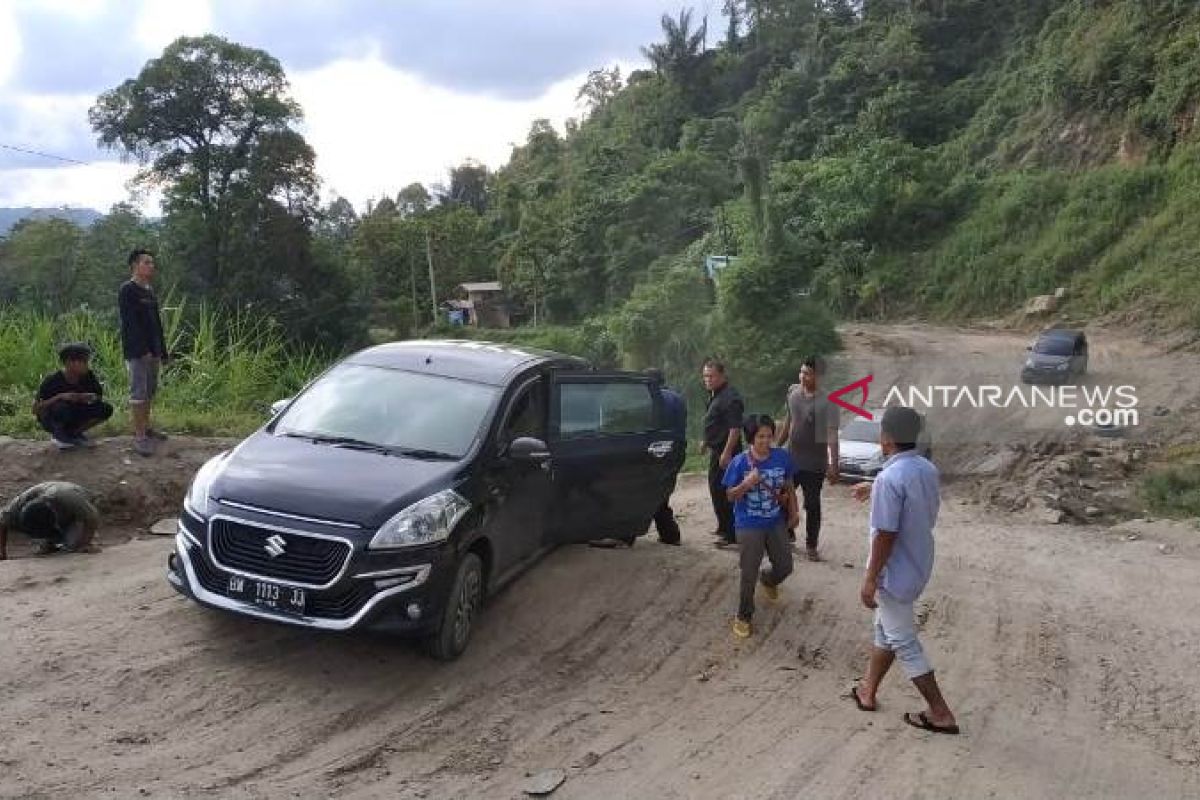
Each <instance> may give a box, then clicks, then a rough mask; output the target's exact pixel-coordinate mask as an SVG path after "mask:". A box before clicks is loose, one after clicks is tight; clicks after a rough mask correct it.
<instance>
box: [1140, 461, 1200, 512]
mask: <svg viewBox="0 0 1200 800" xmlns="http://www.w3.org/2000/svg"><path fill="white" fill-rule="evenodd" d="M1140 493H1141V497H1142V500H1143V502H1145V504H1146V506H1147V507H1148V508H1149V509H1150V510H1151V511H1153V512H1155V513H1156V514H1161V515H1162V516H1164V517H1176V518H1178V517H1200V464H1187V465H1183V466H1175V467H1168V468H1166V469H1162V470H1158V471H1156V472H1152V473H1150V474H1149V475H1147V476H1145V477H1144V478H1142V482H1141V486H1140Z"/></svg>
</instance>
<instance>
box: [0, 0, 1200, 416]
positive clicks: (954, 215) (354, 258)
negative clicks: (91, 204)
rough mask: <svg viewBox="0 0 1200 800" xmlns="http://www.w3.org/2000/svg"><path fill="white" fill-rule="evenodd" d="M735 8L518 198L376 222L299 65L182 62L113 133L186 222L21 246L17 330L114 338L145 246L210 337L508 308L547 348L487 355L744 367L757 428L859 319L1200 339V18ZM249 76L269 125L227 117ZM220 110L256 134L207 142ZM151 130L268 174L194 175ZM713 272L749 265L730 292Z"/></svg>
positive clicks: (228, 167) (216, 56)
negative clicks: (215, 331)
mask: <svg viewBox="0 0 1200 800" xmlns="http://www.w3.org/2000/svg"><path fill="white" fill-rule="evenodd" d="M723 10H724V12H725V13H724V15H723V16H721V17H719V18H716V19H714V20H710V21H709V22H712V27H711V28H709V27H708V25H707V23H706V21H705V20H703V19H701V18H700V17H699V16H697V15H696V14H695V13H693V12H691V11H687V10H684V11H681V12H677V13H675V14H673V15H667V16H664V17H663V19H662V27H663V31H662V38H661V41H659V42H656V43H651V44H648V45H647V47H646V48H645V55H646V62H647V65H648V68H646V69H641V70H638V71H635V72H634V73H632V74H630V75H622V74H621V73H620V72H618V71H617V70H616V69H598V70H596V71H595V72H593V73H592V74H591V75H590V76H589V78H588V80H587V82H586V84H585V85H584V86H583V87H582V88H581V91H580V98H581V100H583V101H584V103H585V104H586V107H587V112H586V114H585V115H584V116H583V118H582V119H580V120H575V121H572V122H570V123H569V124H568V125H567V126H566V130H565V131H559V130H556V129H555V128H554V127H553V126H551V125H550V124H549V123H548V122H546V121H544V120H539V121H534V122H533V123H532V125H531V128H530V132H529V135H528V137H527V139H526V141H525V142H524V143H523V144H522V145H521V146H519V147H516V148H515V149H514V150H513V153H512V157H511V160H510V161H509V163H508V164H506V165H505V166H504V167H502V168H501V169H500V170H498V171H496V172H491V171H489V170H488V169H487V168H485V167H483V166H482V165H480V164H477V163H474V162H467V163H464V164H463V165H460V166H459V167H457V168H455V169H454V170H452V171H451V173H450V175H449V180H448V182H447V185H445V186H433V187H425V186H422V185H420V184H413V185H411V186H408V187H404V188H400V187H395V192H396V193H395V195H394V196H392V197H384V198H381V199H380V200H378V201H377V202H375V203H373V204H372V205H371V206H370V207H369V208H368V209H367V210H366V212H365V213H363V214H361V215H360V214H359V213H358V210H356V209H355V208H353V206H352V205H351V204H350V203H348V202H347V201H346V200H344V199H338V200H336V201H334V202H333V203H332V204H330V205H327V206H321V205H320V203H319V196H318V194H317V185H318V183H317V178H318V176H317V175H316V172H315V152H314V151H313V150H312V148H311V147H310V146H309V145H308V144H307V142H305V140H304V138H303V135H302V130H301V127H300V123H301V121H302V118H303V112H302V109H301V108H300V106H299V105H298V104H297V103H295V101H294V100H293V99H291V98H290V96H289V95H288V89H287V81H286V76H285V75H284V73H283V68H282V66H281V65H280V63H279V62H278V61H276V60H275V59H273V58H272V57H271V56H270V55H269V54H267V53H264V52H262V51H259V50H254V49H252V48H246V47H243V46H241V45H237V44H235V43H231V42H228V41H226V40H223V39H220V38H219V37H215V36H207V37H201V38H198V39H187V38H184V39H180V40H178V41H177V42H175V43H174V44H172V45H171V46H170V47H168V48H167V50H165V51H164V53H163V55H162V57H161V58H158V59H154V60H152V61H150V62H148V63H147V65H146V66H145V68H144V69H143V70H142V71H141V73H140V74H139V75H138V76H137V77H136V78H132V79H130V80H129V81H126V82H125V83H123V84H121V85H120V86H119V87H116V88H115V89H113V90H111V91H109V92H106V93H105V94H103V95H101V97H100V98H98V100H97V104H96V106H95V107H94V108H93V109H92V112H91V116H90V119H91V120H92V123H93V126H94V127H95V128H96V131H97V133H98V135H99V136H100V137H101V140H102V141H103V142H105V143H106V144H107V145H108V146H111V147H113V148H114V149H115V150H118V151H120V152H122V153H124V154H125V155H137V154H143V155H144V154H147V153H148V154H150V156H152V157H151V158H149V159H148V160H147V161H146V162H145V163H144V164H143V166H144V167H145V169H146V175H147V177H148V178H149V179H150V180H152V181H155V182H157V183H158V184H159V185H164V186H165V187H166V192H165V197H166V202H165V203H164V207H163V215H162V217H161V218H160V219H157V220H147V219H144V218H142V217H141V216H140V215H139V214H138V213H137V212H136V211H135V210H134V209H131V208H129V207H118V208H116V209H114V211H113V213H111V214H110V215H108V216H107V217H106V218H104V219H103V220H100V221H98V222H97V223H95V224H94V225H92V226H91V227H90V228H89V229H87V231H81V230H80V229H78V228H75V227H74V226H69V225H65V224H63V223H61V222H57V221H26V222H24V223H22V224H21V225H19V226H17V227H16V228H14V230H13V231H12V232H11V233H10V234H9V236H8V237H7V238H6V239H0V304H4V303H7V304H9V305H14V306H18V307H20V308H21V309H32V310H40V311H43V312H45V313H48V314H51V315H59V314H63V313H67V312H70V311H72V310H73V309H77V308H79V307H80V306H81V305H87V306H88V307H89V308H90V309H92V310H94V311H96V312H98V313H99V314H101V315H109V316H111V313H112V308H111V305H112V298H113V296H114V295H113V286H114V285H115V284H114V281H115V279H116V277H115V275H116V273H119V272H120V269H119V265H120V264H121V259H122V257H123V253H124V252H126V251H127V249H128V248H129V247H130V246H133V245H134V244H143V245H149V246H151V247H153V248H154V249H155V250H156V253H157V254H158V257H159V258H158V261H159V264H160V265H161V268H162V282H163V284H164V285H165V286H168V287H174V288H175V290H176V291H177V292H178V296H179V297H180V298H186V299H187V300H188V301H189V302H188V303H187V304H186V307H187V308H191V309H198V308H200V307H202V306H203V307H209V308H230V307H232V306H234V305H235V304H236V307H237V309H238V310H239V313H251V314H253V315H259V316H264V317H270V318H273V319H274V320H276V321H277V322H278V324H279V330H280V331H281V334H282V336H283V337H284V338H285V339H286V340H289V341H290V342H291V343H292V344H293V345H294V344H297V343H299V344H302V345H303V346H304V347H317V348H319V349H320V351H321V352H323V353H329V354H330V355H332V353H334V352H336V351H338V350H345V349H348V348H351V347H354V346H357V345H358V344H361V343H362V342H363V341H365V340H366V339H367V337H368V333H369V332H370V331H372V330H373V331H374V332H375V333H376V334H377V335H383V336H388V337H393V336H400V337H404V336H422V335H429V334H431V333H441V332H444V331H443V330H442V329H441V323H439V322H437V316H438V314H440V312H435V310H434V309H435V308H436V303H435V302H434V301H435V300H444V299H446V298H447V297H449V296H450V295H451V294H452V293H453V292H454V291H455V287H456V286H457V285H458V284H459V283H461V282H463V281H478V280H496V279H497V278H498V279H500V280H501V281H503V282H504V284H505V286H506V289H507V290H508V291H509V293H510V294H511V296H512V298H513V300H514V301H515V306H516V307H515V309H514V311H515V315H516V319H517V320H518V321H519V322H520V323H521V324H520V327H519V328H517V329H516V330H514V331H511V332H506V333H504V334H496V333H493V332H486V333H488V335H489V336H493V337H496V336H501V335H502V336H503V338H505V339H510V340H514V341H522V342H528V343H532V344H541V345H547V346H551V347H555V348H558V349H563V350H570V351H572V352H578V353H582V354H584V355H587V356H590V357H591V358H593V359H594V360H596V361H597V362H598V363H601V364H612V363H620V364H622V365H624V366H627V367H633V368H640V367H645V366H650V365H657V366H662V367H665V368H666V370H667V373H668V376H669V378H670V379H671V380H672V381H674V382H676V383H684V382H686V383H688V384H689V385H691V386H694V385H695V374H696V369H697V365H698V364H699V362H700V360H701V359H702V358H703V356H705V355H707V354H710V353H712V354H718V355H721V356H723V357H724V358H726V359H727V360H728V361H729V362H731V363H732V364H735V365H737V370H738V373H737V380H738V382H739V385H741V386H742V388H743V389H744V390H746V391H748V392H749V393H750V394H751V395H752V396H756V397H762V398H767V397H771V398H774V397H777V395H778V391H779V387H780V386H781V385H782V384H784V383H785V382H786V381H788V380H789V379H791V377H792V376H793V375H794V374H795V368H796V364H797V363H798V359H799V358H800V357H801V356H802V355H804V354H805V353H808V352H811V351H814V350H816V351H829V350H832V349H834V348H836V346H837V341H836V336H835V334H834V323H835V321H837V320H840V319H850V318H864V317H865V318H877V319H878V318H882V319H886V318H897V317H904V316H910V315H922V316H926V317H933V318H940V319H965V318H972V317H979V316H988V317H997V316H1006V315H1008V314H1010V313H1012V312H1014V311H1016V310H1017V309H1018V308H1020V306H1021V304H1022V303H1024V302H1025V301H1026V300H1027V299H1028V298H1029V297H1030V296H1031V295H1035V294H1042V293H1048V292H1051V291H1053V290H1054V289H1055V288H1056V287H1059V286H1064V287H1066V288H1067V289H1068V294H1067V298H1068V304H1069V305H1068V308H1067V312H1068V313H1070V314H1071V315H1072V316H1076V317H1081V318H1082V317H1090V316H1096V315H1120V316H1122V317H1123V318H1125V319H1127V320H1129V321H1131V322H1135V323H1136V322H1149V321H1153V323H1154V324H1156V325H1159V326H1169V327H1172V328H1176V329H1185V330H1189V331H1194V330H1196V329H1198V328H1200V311H1198V309H1200V274H1198V271H1200V266H1198V265H1200V221H1198V215H1197V214H1196V212H1195V211H1194V210H1193V207H1194V201H1193V198H1194V197H1195V196H1196V195H1197V190H1198V189H1200V142H1198V135H1197V132H1196V127H1197V122H1198V121H1200V5H1198V4H1196V3H1195V2H1191V1H1190V0H1004V2H997V1H996V0H861V1H860V2H852V1H851V0H727V2H725V3H724V6H723ZM718 28H719V30H718ZM197 54H203V55H204V57H203V58H199V57H197ZM180 70H183V71H184V72H187V73H188V74H189V75H190V74H191V72H193V71H195V72H197V74H196V75H195V76H193V77H194V78H195V79H194V80H189V81H185V82H181V81H179V80H177V79H176V78H175V77H174V76H176V73H177V72H179V71H180ZM206 70H207V71H209V72H210V73H211V74H208V73H205V74H200V73H202V72H204V71H206ZM247 70H249V71H250V72H251V73H253V74H256V75H259V76H260V77H261V81H260V83H259V84H256V85H259V86H261V87H262V88H261V92H260V94H261V96H256V97H254V98H249V99H247V98H243V97H240V96H233V95H231V96H229V97H224V96H222V97H217V98H214V97H209V96H208V95H206V92H218V93H219V92H220V91H222V89H221V87H223V86H228V85H231V84H230V83H229V81H228V80H225V79H224V78H222V77H221V76H222V75H226V73H228V75H239V74H242V72H244V71H247ZM226 77H227V75H226ZM218 101H219V102H218ZM251 101H253V102H251ZM214 103H215V104H216V105H217V106H220V107H224V106H225V105H229V106H230V107H231V108H239V109H241V110H240V111H239V113H238V114H233V115H231V116H230V118H229V119H221V118H210V117H209V116H204V115H200V116H197V112H196V109H204V108H207V107H209V106H210V105H212V104H214ZM223 104H224V105H223ZM239 104H242V105H244V106H245V107H244V108H243V107H242V105H239ZM146 108H154V109H156V111H155V114H156V115H165V116H168V117H170V118H172V119H177V121H178V125H177V127H179V128H180V129H188V126H190V125H191V126H194V125H199V126H201V127H205V126H207V127H208V128H211V131H212V140H213V141H226V140H231V137H232V139H237V138H238V137H249V139H247V141H250V142H251V143H252V144H251V145H249V146H247V147H241V146H239V147H237V148H225V149H220V148H217V147H216V146H215V145H214V146H213V148H210V149H211V150H212V152H205V153H194V152H192V151H191V150H189V149H188V147H187V146H186V142H183V143H181V142H180V141H178V140H177V137H176V139H172V135H171V134H170V132H169V130H168V131H167V133H166V134H164V133H163V130H166V129H167V127H169V126H166V127H150V128H147V127H146V126H145V125H144V122H145V119H146V118H147V117H146V114H145V113H143V112H144V111H145V109H146ZM222 137H224V138H222ZM205 159H207V160H205ZM212 159H217V160H218V161H219V162H220V163H221V164H222V165H223V166H222V169H223V170H224V171H223V172H222V173H221V175H224V176H225V177H224V178H222V177H221V175H216V174H214V173H213V172H212V171H211V170H209V169H208V168H207V167H206V166H205V165H206V164H209V163H210V162H211V160H212ZM198 176H203V177H205V178H206V180H207V182H205V180H201V179H200V178H199V177H198ZM284 200H286V202H284ZM710 256H733V257H735V258H734V259H733V261H732V265H731V266H729V267H727V268H726V269H724V270H723V271H721V272H720V273H719V274H718V280H717V281H716V282H715V283H714V282H712V281H710V280H708V278H707V277H706V272H705V264H706V259H707V258H708V257H710ZM431 274H432V275H433V277H431V278H429V279H427V276H429V275H431ZM431 284H433V286H432V289H433V291H431ZM435 293H436V297H435V296H432V295H434V294H435ZM194 328H195V321H189V320H184V321H183V322H182V323H181V331H183V334H181V335H182V336H183V338H184V339H186V338H187V337H188V336H189V335H190V334H189V333H188V331H190V330H192V329H194Z"/></svg>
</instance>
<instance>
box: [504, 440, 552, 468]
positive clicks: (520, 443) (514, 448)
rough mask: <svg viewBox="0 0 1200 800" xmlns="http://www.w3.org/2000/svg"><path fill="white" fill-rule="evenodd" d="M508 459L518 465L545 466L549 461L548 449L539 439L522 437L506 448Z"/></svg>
mask: <svg viewBox="0 0 1200 800" xmlns="http://www.w3.org/2000/svg"><path fill="white" fill-rule="evenodd" d="M508 457H509V458H511V459H512V460H513V461H516V462H517V463H519V464H545V463H546V462H548V461H549V460H550V448H549V447H547V446H546V443H545V442H543V441H542V440H541V439H534V438H533V437H532V436H522V437H520V438H518V439H513V442H512V444H510V445H509V446H508Z"/></svg>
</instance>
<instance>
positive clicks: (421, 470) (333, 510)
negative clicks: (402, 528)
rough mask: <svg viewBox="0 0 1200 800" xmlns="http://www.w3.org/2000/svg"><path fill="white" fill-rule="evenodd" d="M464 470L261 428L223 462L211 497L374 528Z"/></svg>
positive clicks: (450, 482)
mask: <svg viewBox="0 0 1200 800" xmlns="http://www.w3.org/2000/svg"><path fill="white" fill-rule="evenodd" d="M461 468H462V465H461V464H460V463H457V462H447V461H424V460H417V459H411V458H404V457H401V456H392V455H382V454H378V453H371V452H364V451H362V450H350V449H346V448H342V447H333V446H330V445H327V444H314V443H313V442H311V441H309V440H306V439H296V438H291V437H284V436H274V435H272V434H270V433H267V432H265V431H259V432H258V433H256V434H254V435H253V436H251V437H250V438H249V439H246V440H245V441H244V442H242V443H241V444H240V445H239V446H238V447H237V449H236V450H234V451H233V453H231V454H230V456H229V458H227V459H226V460H225V463H224V465H223V467H222V469H221V472H220V474H219V475H218V476H217V478H216V479H215V480H214V481H213V486H212V489H211V490H210V495H211V496H212V497H213V498H215V499H217V500H230V501H233V502H237V503H244V504H246V505H252V506H257V507H259V508H262V509H267V510H271V511H278V512H282V513H285V514H295V515H298V516H302V517H311V518H314V519H325V520H333V521H340V522H354V523H357V524H359V525H362V526H364V527H367V528H375V527H378V526H379V525H382V524H383V523H384V522H386V521H387V520H388V518H389V517H391V516H392V515H393V514H395V513H396V512H398V511H400V510H401V509H403V508H405V507H406V506H409V505H411V504H413V503H415V502H416V501H418V500H420V499H422V498H424V497H427V496H429V495H430V494H432V493H434V492H437V491H440V490H442V489H445V488H448V487H450V486H451V485H453V482H454V479H455V476H456V475H457V474H458V473H459V472H460V471H461Z"/></svg>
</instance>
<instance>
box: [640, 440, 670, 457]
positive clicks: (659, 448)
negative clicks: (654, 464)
mask: <svg viewBox="0 0 1200 800" xmlns="http://www.w3.org/2000/svg"><path fill="white" fill-rule="evenodd" d="M674 449H675V443H674V442H671V441H665V442H653V443H651V445H650V446H649V447H647V448H646V452H647V453H649V454H650V455H652V456H654V457H655V458H666V456H667V454H668V453H670V452H671V451H672V450H674Z"/></svg>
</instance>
